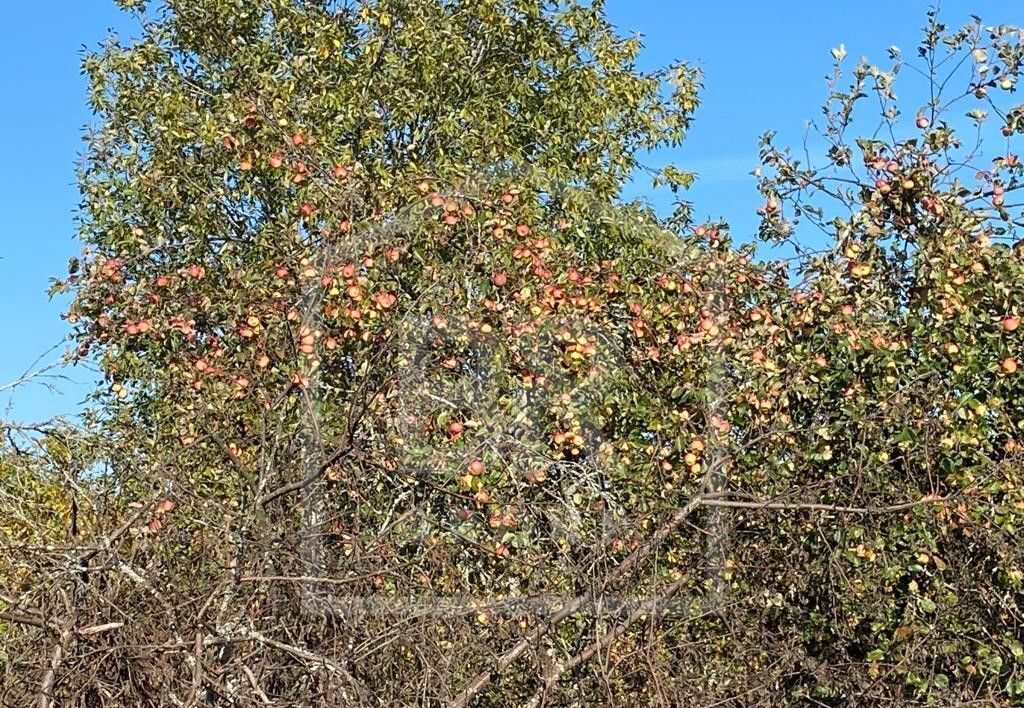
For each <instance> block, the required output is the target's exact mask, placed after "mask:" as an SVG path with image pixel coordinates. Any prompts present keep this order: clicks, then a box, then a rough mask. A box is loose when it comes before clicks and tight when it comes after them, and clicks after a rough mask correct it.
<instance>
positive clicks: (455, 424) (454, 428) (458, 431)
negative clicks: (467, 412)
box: [448, 420, 465, 438]
mask: <svg viewBox="0 0 1024 708" xmlns="http://www.w3.org/2000/svg"><path fill="white" fill-rule="evenodd" d="M463 430H465V428H464V427H463V425H462V423H460V422H459V421H457V420H453V421H452V422H451V423H449V424H448V433H449V434H450V435H451V436H452V437H453V438H457V437H459V436H460V435H462V431H463Z"/></svg>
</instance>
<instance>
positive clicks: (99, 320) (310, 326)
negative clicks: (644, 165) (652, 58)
mask: <svg viewBox="0 0 1024 708" xmlns="http://www.w3.org/2000/svg"><path fill="white" fill-rule="evenodd" d="M124 4H125V5H126V6H129V8H130V9H132V10H133V11H135V12H137V13H138V14H139V17H140V19H141V20H142V27H143V35H142V37H141V38H140V39H139V40H138V41H136V42H135V43H133V44H131V45H129V46H122V45H121V44H119V43H117V42H111V43H109V44H108V45H107V46H105V47H104V48H103V50H102V51H100V52H98V53H96V54H93V55H90V56H89V57H87V59H86V61H85V68H86V70H87V72H88V74H89V77H90V80H91V86H92V90H91V94H90V96H91V104H92V107H93V108H94V109H95V111H96V113H97V121H96V125H95V129H94V130H93V132H91V133H90V135H89V149H88V153H87V155H86V159H85V161H84V163H83V165H82V171H81V177H80V185H81V189H82V192H83V205H82V219H81V233H80V235H81V239H82V241H83V245H84V248H85V250H84V254H83V257H82V258H81V259H80V260H77V261H76V262H75V263H74V264H73V265H72V269H71V273H70V274H69V277H68V278H67V280H66V281H65V282H64V283H62V284H60V287H66V288H67V289H69V290H71V292H72V293H73V295H74V300H73V304H72V306H71V308H70V310H69V312H68V320H69V321H70V322H71V324H72V325H73V327H74V332H75V339H76V353H75V354H76V356H77V357H80V358H89V359H91V360H94V361H95V362H97V364H98V365H99V366H100V367H101V369H102V371H103V372H104V376H105V377H106V378H105V383H104V387H103V389H102V390H101V391H99V392H98V393H97V396H96V399H95V404H94V406H93V408H92V410H91V412H90V418H89V423H90V425H91V426H92V427H93V428H95V429H100V430H102V431H103V433H102V440H103V443H102V444H103V446H104V447H103V463H104V464H103V466H98V465H95V464H91V465H90V471H91V472H92V473H91V474H90V475H88V479H87V484H86V485H85V487H86V488H87V489H83V490H78V489H76V490H75V493H76V494H83V493H85V492H87V493H88V497H89V498H88V499H87V500H85V501H83V502H81V503H82V504H85V505H87V506H88V508H89V510H90V512H89V519H88V524H86V526H85V530H84V531H83V532H82V536H83V537H82V538H81V539H79V540H77V541H76V542H75V543H74V544H72V545H70V546H69V547H67V548H65V549H63V550H54V549H50V551H49V552H48V553H35V554H31V555H26V556H25V557H26V559H27V560H26V564H25V568H24V569H23V570H22V571H21V572H23V573H24V572H27V573H29V574H30V575H34V577H37V578H39V580H38V581H37V582H34V583H29V584H27V585H26V586H25V587H23V588H22V589H21V591H20V592H18V593H17V594H16V595H12V596H11V597H10V598H8V597H3V598H0V600H2V601H3V602H4V605H5V606H4V608H3V609H4V612H5V613H6V616H5V617H4V619H5V621H7V622H8V626H7V627H6V628H5V630H4V631H6V632H7V635H8V638H9V641H8V642H7V645H8V646H9V647H10V649H9V650H8V651H7V657H5V659H4V661H5V668H6V670H7V675H6V677H5V681H4V692H5V698H6V699H8V702H13V703H15V704H24V703H26V702H30V701H33V700H35V701H37V702H38V703H39V704H40V705H45V706H51V705H60V704H65V703H66V704H71V705H74V704H75V702H76V701H77V702H79V703H82V704H84V705H189V706H196V705H245V704H249V703H255V704H257V705H260V704H262V705H281V706H286V705H289V706H290V705H294V706H308V705H339V704H340V705H455V706H463V705H480V706H485V705H494V706H499V705H501V706H504V705H531V706H541V705H614V704H619V703H624V702H626V701H633V702H639V703H641V704H651V705H713V704H720V705H721V704H728V703H730V702H731V703H759V704H766V705H803V704H808V703H817V704H825V705H853V704H880V703H885V702H892V703H900V704H904V705H906V704H917V703H920V704H929V703H930V704H939V705H943V704H958V703H962V702H965V701H969V700H975V699H978V698H979V697H981V698H984V699H987V700H991V701H993V702H995V703H1000V702H1001V703H1006V704H1009V703H1011V702H1012V701H1015V700H1019V696H1020V695H1021V694H1022V693H1024V683H1022V679H1021V677H1020V668H1019V667H1018V664H1019V663H1020V661H1021V660H1024V645H1022V644H1021V640H1022V637H1021V636H1020V629H1019V627H1020V622H1019V617H1018V612H1019V609H1018V606H1017V603H1018V598H1019V594H1020V587H1021V580H1022V578H1024V575H1022V574H1024V569H1022V567H1021V561H1022V559H1021V553H1020V551H1019V550H1018V545H1019V544H1017V543H1016V542H1015V541H1016V534H1017V528H1018V526H1019V524H1020V522H1021V514H1022V511H1024V497H1022V492H1021V487H1020V476H1019V472H1018V468H1019V454H1020V448H1019V442H1018V439H1019V436H1020V430H1021V425H1022V423H1021V421H1022V416H1021V410H1020V407H1019V404H1018V403H1017V400H1018V398H1019V394H1020V393H1021V391H1020V388H1021V386H1020V383H1019V379H1018V377H1017V376H1018V374H1017V369H1018V365H1019V364H1020V363H1024V359H1021V358H1020V357H1021V356H1022V354H1021V352H1020V351H1019V349H1020V345H1019V343H1018V342H1017V339H1016V336H1017V335H1016V334H1015V332H1016V331H1017V329H1018V326H1019V323H1020V320H1019V317H1020V316H1021V314H1020V313H1021V309H1022V308H1024V305H1022V304H1021V302H1022V300H1024V292H1022V290H1021V288H1020V286H1019V285H1018V283H1019V282H1020V278H1019V277H1018V275H1019V273H1018V271H1019V269H1020V267H1021V260H1020V254H1019V252H1018V251H1017V250H1016V249H1015V248H1013V247H1011V246H1009V245H1004V243H1003V241H1005V240H1007V239H1011V238H1012V237H1013V234H1014V230H1015V228H1016V227H1017V220H1019V218H1020V214H1019V213H1017V212H1015V208H1016V209H1017V210H1018V211H1019V207H1015V206H1014V204H1013V202H1012V194H1013V193H1014V190H1015V189H1016V188H1017V186H1018V180H1019V179H1020V174H1019V173H1020V166H1019V161H1018V158H1017V156H1016V154H1015V153H1014V152H1012V151H1011V150H1010V148H1009V141H1010V139H1012V138H1013V136H1014V135H1016V134H1017V133H1019V132H1021V130H1024V122H1022V119H1021V115H1022V112H1021V110H1020V109H1019V108H1014V107H1013V106H1012V105H1009V103H1010V102H1009V101H1007V100H1006V98H1005V97H1006V96H1007V95H1008V92H1012V90H1013V88H1014V85H1015V82H1016V80H1017V78H1016V77H1017V76H1018V73H1019V71H1020V62H1021V55H1022V50H1021V44H1020V33H1019V32H1018V31H1017V30H1016V29H1012V28H1006V27H997V28H992V29H983V28H982V27H981V26H980V24H978V23H972V24H969V25H967V26H965V27H964V28H963V29H961V30H956V31H947V30H946V29H945V28H944V27H942V26H941V25H940V24H939V22H938V20H937V19H936V18H935V17H931V18H930V21H929V25H928V27H927V29H926V35H925V39H924V41H923V43H922V45H921V47H920V52H919V57H918V60H916V61H915V62H912V63H909V64H907V65H906V66H905V65H904V63H903V62H902V60H901V59H899V57H898V56H897V55H896V54H895V53H894V56H893V59H894V61H895V62H896V64H895V66H894V67H893V68H892V69H889V70H887V71H883V70H882V69H879V68H877V67H875V66H873V65H870V64H868V63H866V62H865V63H862V64H859V65H857V66H856V67H855V68H854V70H853V72H852V82H853V85H852V86H851V87H850V88H849V89H842V88H840V81H841V80H842V74H841V72H840V67H841V63H842V61H843V52H842V51H841V50H836V51H835V52H834V56H835V57H836V73H835V74H834V76H833V77H832V80H831V85H830V95H831V97H830V101H829V104H828V106H827V108H826V113H825V118H826V123H825V125H824V126H823V127H822V136H821V139H822V140H823V141H824V142H825V144H826V150H825V152H826V155H827V158H826V164H824V165H823V166H820V167H815V166H812V165H806V164H802V163H799V162H797V161H796V160H795V159H794V158H792V156H791V155H790V154H789V153H788V152H787V151H785V150H782V149H777V148H776V147H775V146H774V144H773V141H772V139H771V137H770V136H766V138H765V141H764V145H763V152H762V155H763V159H764V163H765V165H764V170H763V171H762V175H761V183H760V184H761V188H762V191H763V192H764V195H765V201H764V204H763V205H762V206H761V213H762V215H763V224H762V228H761V233H762V235H763V236H764V237H765V238H767V239H769V240H776V241H787V242H790V243H792V244H795V245H796V247H797V253H798V256H797V257H796V258H795V259H793V260H791V261H789V262H770V261H765V260H763V259H760V258H758V256H757V251H756V248H755V246H754V245H753V244H744V245H739V246H738V245H735V244H734V243H733V242H732V240H731V239H730V237H729V235H728V229H727V226H726V225H725V224H724V223H708V224H701V225H697V224H690V223H689V222H688V220H687V216H688V209H687V206H686V204H685V203H683V202H680V203H679V205H678V209H677V211H676V213H675V214H674V215H673V216H672V217H671V218H660V217H659V216H658V215H656V214H655V213H653V212H652V211H651V210H650V209H649V208H647V207H645V206H644V205H643V204H641V203H626V202H624V201H623V200H622V198H621V188H622V186H623V184H624V183H625V181H626V180H627V179H629V178H630V177H631V176H633V175H634V174H635V173H636V172H637V170H638V168H640V167H641V165H640V164H639V156H640V155H641V154H642V153H643V152H644V151H647V150H652V149H657V148H659V147H663V146H668V145H673V144H675V143H677V142H678V141H679V140H680V139H681V138H682V137H683V133H684V131H685V129H686V128H687V126H688V124H689V120H690V116H691V113H692V111H693V110H694V108H695V106H696V91H697V88H698V83H699V76H698V75H697V74H696V72H695V71H694V70H693V69H691V68H689V67H687V66H686V65H677V66H673V67H670V68H669V69H667V70H665V71H662V72H656V73H653V74H647V73H644V72H642V71H640V70H639V69H638V68H637V67H636V65H635V61H636V58H637V55H638V52H639V50H640V46H639V43H638V42H637V41H636V40H635V39H623V38H620V37H619V36H618V35H616V34H615V32H614V31H613V29H612V28H611V27H610V26H609V25H608V24H607V22H606V20H605V19H604V15H603V10H602V7H601V4H600V3H589V4H586V5H580V4H575V3H551V2H541V1H540V0H521V1H516V0H473V1H469V0H463V1H455V0H445V1H441V0H438V1H436V2H435V1H431V2H407V1H405V0H381V1H378V2H373V1H371V0H365V1H363V2H357V3H340V2H325V1H321V2H302V3H295V2H291V1H289V2H276V1H272V0H268V1H266V2H258V3H253V2H242V1H241V0H239V1H237V2H231V1H230V0H181V1H178V2H168V3H166V4H165V5H154V6H151V7H146V6H145V5H146V4H145V3H139V2H133V3H124ZM911 67H913V68H917V69H918V70H919V71H920V72H921V74H922V75H923V76H924V77H925V84H926V87H927V88H928V89H929V90H928V91H927V95H928V96H929V97H930V98H931V102H930V103H929V104H928V105H926V106H924V107H923V108H921V109H920V110H915V111H914V112H913V115H912V117H911V116H902V115H901V113H900V111H899V110H898V109H897V107H896V104H895V93H894V89H893V86H894V82H895V79H896V77H897V75H898V74H900V73H901V72H900V70H901V69H904V71H903V72H902V74H903V75H905V74H906V69H907V68H911ZM901 79H902V76H901ZM869 96H871V97H873V98H877V99H878V100H879V102H880V106H881V119H882V126H883V130H881V131H875V135H876V138H872V139H861V140H856V141H853V142H851V141H850V140H849V139H848V135H849V134H850V133H851V132H852V131H853V130H854V129H855V125H854V119H855V118H857V119H858V120H859V119H860V118H861V117H862V116H863V114H865V113H866V112H867V109H866V108H865V105H864V104H865V101H864V99H866V98H867V97H869ZM964 113H968V114H969V120H974V121H977V122H979V123H980V122H982V121H983V119H988V120H998V121H1000V122H1001V123H1002V125H1001V126H999V128H997V131H995V132H997V133H998V135H997V136H996V137H997V139H998V140H999V141H1006V142H1007V147H1006V148H1005V150H1004V148H1003V147H1002V144H1000V145H1001V146H1000V149H999V155H998V156H997V157H996V159H995V161H994V162H991V163H988V164H984V165H981V164H976V163H979V161H980V160H981V155H982V154H983V153H982V152H981V150H980V145H978V144H975V142H970V143H968V142H965V140H966V139H964V138H960V137H959V136H960V134H961V132H962V130H961V128H960V126H961V124H962V123H963V120H962V119H961V118H960V116H962V115H963V114H964ZM873 127H874V126H872V128H873ZM908 131H909V132H908ZM879 135H885V136H886V139H885V140H881V139H878V138H877V136H879ZM978 139H984V140H986V146H987V145H988V144H989V143H990V142H991V135H989V134H988V133H985V132H984V130H982V131H980V132H978ZM654 177H655V181H656V183H658V184H660V185H665V186H667V187H668V188H670V189H672V190H673V191H678V190H679V189H681V188H684V187H685V186H686V185H687V184H688V183H689V180H690V176H689V175H688V174H686V173H685V172H682V171H680V170H678V169H676V168H673V167H668V168H664V169H662V170H659V171H657V172H656V173H655V175H654ZM808 226H810V227H814V228H817V229H819V230H820V231H821V232H823V233H824V238H825V239H826V243H825V244H824V247H823V248H822V244H821V238H822V237H820V236H819V237H818V248H817V249H816V250H815V252H813V253H811V252H808V251H807V249H805V248H804V246H805V243H804V237H803V234H804V233H806V229H807V228H808ZM5 503H6V502H5ZM59 513H65V512H59ZM42 543H43V542H42V541H40V540H38V539H25V540H24V541H23V542H22V546H23V547H24V548H25V549H26V550H30V549H31V548H38V546H39V545H41V544H42ZM5 572H6V571H5ZM39 667H42V668H39Z"/></svg>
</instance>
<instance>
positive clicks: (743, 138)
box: [0, 0, 1024, 421]
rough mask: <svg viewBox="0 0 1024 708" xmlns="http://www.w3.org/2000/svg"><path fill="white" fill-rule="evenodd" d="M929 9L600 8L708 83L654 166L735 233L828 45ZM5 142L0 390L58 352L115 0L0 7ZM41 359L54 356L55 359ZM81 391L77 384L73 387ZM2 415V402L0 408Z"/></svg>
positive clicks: (880, 31)
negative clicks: (96, 72) (96, 59)
mask: <svg viewBox="0 0 1024 708" xmlns="http://www.w3.org/2000/svg"><path fill="white" fill-rule="evenodd" d="M930 5H931V3H930V2H928V1H927V0H858V1H857V2H853V1H850V0H846V1H845V2H844V1H839V2H828V3H827V2H821V1H820V0H775V1H774V2H763V1H757V0H719V1H718V2H711V3H707V2H695V1H690V0H657V1H656V0H607V6H608V13H609V16H610V18H611V20H612V22H613V23H614V24H615V25H616V26H617V27H618V28H619V29H620V30H621V31H622V32H623V33H634V32H639V33H641V34H642V35H644V38H645V45H646V49H645V51H644V53H643V55H642V66H643V67H644V68H654V67H656V66H661V65H664V64H666V63H668V62H670V61H672V60H675V59H683V60H687V61H692V62H695V63H697V64H698V65H700V66H701V68H702V69H703V71H704V73H705V84H706V88H705V90H704V93H703V97H702V107H701V109H700V111H699V113H698V114H697V121H696V124H695V125H694V128H693V130H692V131H691V133H690V136H689V138H688V140H687V142H686V144H685V145H684V146H683V147H682V148H680V149H679V150H678V151H675V153H674V154H672V155H659V156H655V157H654V160H653V161H655V162H660V161H664V160H667V159H671V160H673V161H674V162H675V163H677V164H678V165H679V166H680V167H682V168H684V169H689V170H693V171H696V172H698V173H699V174H700V175H701V179H700V180H699V182H698V184H697V185H696V186H695V187H694V189H693V190H691V192H690V193H689V195H688V198H689V199H690V200H692V201H694V202H695V204H696V209H695V215H696V216H697V218H699V219H703V218H705V217H715V218H717V217H724V218H726V219H727V220H728V221H730V222H731V223H732V224H733V227H734V231H735V232H736V233H737V235H739V236H740V237H742V236H744V235H747V234H750V233H752V231H753V229H754V228H755V224H756V221H755V217H754V207H755V206H756V204H757V201H758V196H757V192H756V189H755V188H754V181H753V178H751V177H749V176H747V175H746V173H747V172H749V170H750V169H752V168H753V167H754V166H756V164H757V139H758V136H759V135H760V134H761V133H762V132H764V131H765V130H767V129H773V130H778V131H779V136H780V138H779V140H778V142H779V144H797V143H799V141H800V139H801V137H802V134H803V125H804V123H805V121H806V120H807V119H809V118H815V117H817V116H818V115H819V111H820V105H821V104H822V102H823V100H824V98H825V83H824V77H825V75H826V74H827V73H828V71H829V70H830V66H831V57H830V56H829V50H830V49H831V48H832V47H835V46H837V45H838V44H839V43H840V42H842V43H844V44H845V46H846V49H847V51H848V52H849V55H850V58H849V59H848V60H847V61H848V62H852V61H855V60H856V58H857V57H859V56H861V55H866V56H868V57H870V58H872V59H874V60H876V61H879V62H884V61H885V51H886V48H887V47H889V46H890V45H894V44H895V45H897V46H899V47H901V48H903V49H904V50H905V52H906V53H907V54H908V55H909V54H911V53H912V50H913V47H914V46H915V45H916V43H917V41H918V38H919V34H920V33H919V28H920V27H921V25H922V24H923V22H924V19H925V12H926V10H927V8H928V7H929V6H930ZM1012 5H1013V3H1008V2H1006V1H1005V0H955V1H953V0H946V2H943V3H942V5H941V9H942V17H943V19H944V20H945V21H946V22H947V23H948V24H951V25H959V24H961V23H962V22H964V21H966V20H967V19H968V16H969V14H970V13H977V14H979V15H981V16H982V17H983V18H984V20H985V21H986V22H988V23H993V24H995V23H1014V24H1024V13H1022V12H1018V11H1014V10H1012V9H1010V8H1011V6H1012ZM0 27H3V28H4V29H3V30H0V92H2V93H0V95H3V96H4V98H5V100H4V103H3V107H2V108H0V132H2V134H3V135H6V136H7V139H6V141H5V146H4V162H5V169H2V170H0V332H2V333H3V338H2V340H0V342H2V343H0V387H3V386H4V385H5V384H7V383H8V382H9V381H12V380H14V379H15V378H17V377H18V376H19V375H20V374H21V373H22V372H24V371H25V370H26V369H28V368H29V367H30V366H31V365H32V364H33V362H34V361H35V360H36V359H37V357H39V356H40V355H41V354H43V353H44V352H46V351H47V350H48V349H50V348H51V347H53V346H54V345H58V344H60V342H61V340H62V338H63V337H64V336H65V335H66V332H67V328H66V325H65V324H64V322H63V321H62V320H60V318H59V314H60V312H61V310H62V308H63V306H64V302H63V301H55V302H51V301H49V300H48V298H47V296H46V294H45V291H46V288H47V286H48V279H49V278H50V277H51V276H54V275H58V276H59V275H62V274H63V272H64V270H65V266H66V263H67V260H68V258H69V257H70V256H72V255H75V254H76V253H77V252H78V250H79V247H78V244H77V243H76V242H75V240H74V222H73V215H74V210H75V206H76V204H77V202H78V194H77V191H76V189H75V186H74V164H75V160H76V159H77V156H78V154H79V152H80V149H81V145H82V143H81V135H82V127H83V126H84V125H85V124H86V123H87V122H88V121H89V119H90V116H89V114H88V112H87V110H86V108H85V84H84V80H83V78H82V76H81V75H80V72H79V59H80V52H81V49H82V47H83V46H86V47H95V46H96V45H97V43H98V42H100V41H101V40H102V39H103V38H104V37H105V36H106V35H107V33H108V31H110V30H111V29H113V30H115V31H119V32H120V33H121V34H122V36H130V35H131V33H132V31H133V29H134V28H133V25H132V24H131V23H130V22H128V21H126V18H125V17H124V16H123V15H121V14H120V13H119V12H118V11H117V10H116V8H115V6H114V4H113V0H87V1H83V0H57V1H56V2H49V3H42V2H30V3H26V2H17V1H16V0H9V1H8V2H3V3H0ZM54 356H55V355H51V356H50V357H49V358H50V359H52V358H54ZM69 376H70V377H71V379H72V380H73V382H64V383H62V384H61V385H60V388H61V389H62V393H53V392H51V391H48V390H46V389H45V388H43V387H40V386H29V387H25V388H20V389H18V390H17V391H16V393H15V394H13V395H11V394H10V391H3V390H0V417H14V418H15V419H19V420H22V421H32V420H40V419H43V418H46V417H49V416H52V415H56V414H65V413H73V412H74V411H75V410H76V408H77V407H78V405H79V402H80V401H81V400H82V398H83V396H84V394H85V393H86V391H88V388H89V381H90V375H89V373H88V372H84V371H83V372H69ZM74 382H77V383H74ZM8 407H9V408H8Z"/></svg>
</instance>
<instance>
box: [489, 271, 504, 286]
mask: <svg viewBox="0 0 1024 708" xmlns="http://www.w3.org/2000/svg"><path fill="white" fill-rule="evenodd" d="M491 282H492V283H494V284H495V285H496V286H498V287H499V288H500V287H501V286H503V285H505V284H506V283H507V282H508V276H507V275H505V274H504V273H495V274H494V275H492V276H491Z"/></svg>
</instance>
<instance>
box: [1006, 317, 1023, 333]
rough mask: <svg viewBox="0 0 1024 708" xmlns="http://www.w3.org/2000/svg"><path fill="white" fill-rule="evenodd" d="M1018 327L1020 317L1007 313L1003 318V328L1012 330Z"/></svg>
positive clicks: (1008, 330)
mask: <svg viewBox="0 0 1024 708" xmlns="http://www.w3.org/2000/svg"><path fill="white" fill-rule="evenodd" d="M1018 327H1020V317H1018V316H1017V315H1007V316H1006V317H1004V318H1003V329H1004V330H1006V331H1007V332H1013V331H1014V330H1016V329H1017V328H1018Z"/></svg>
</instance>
